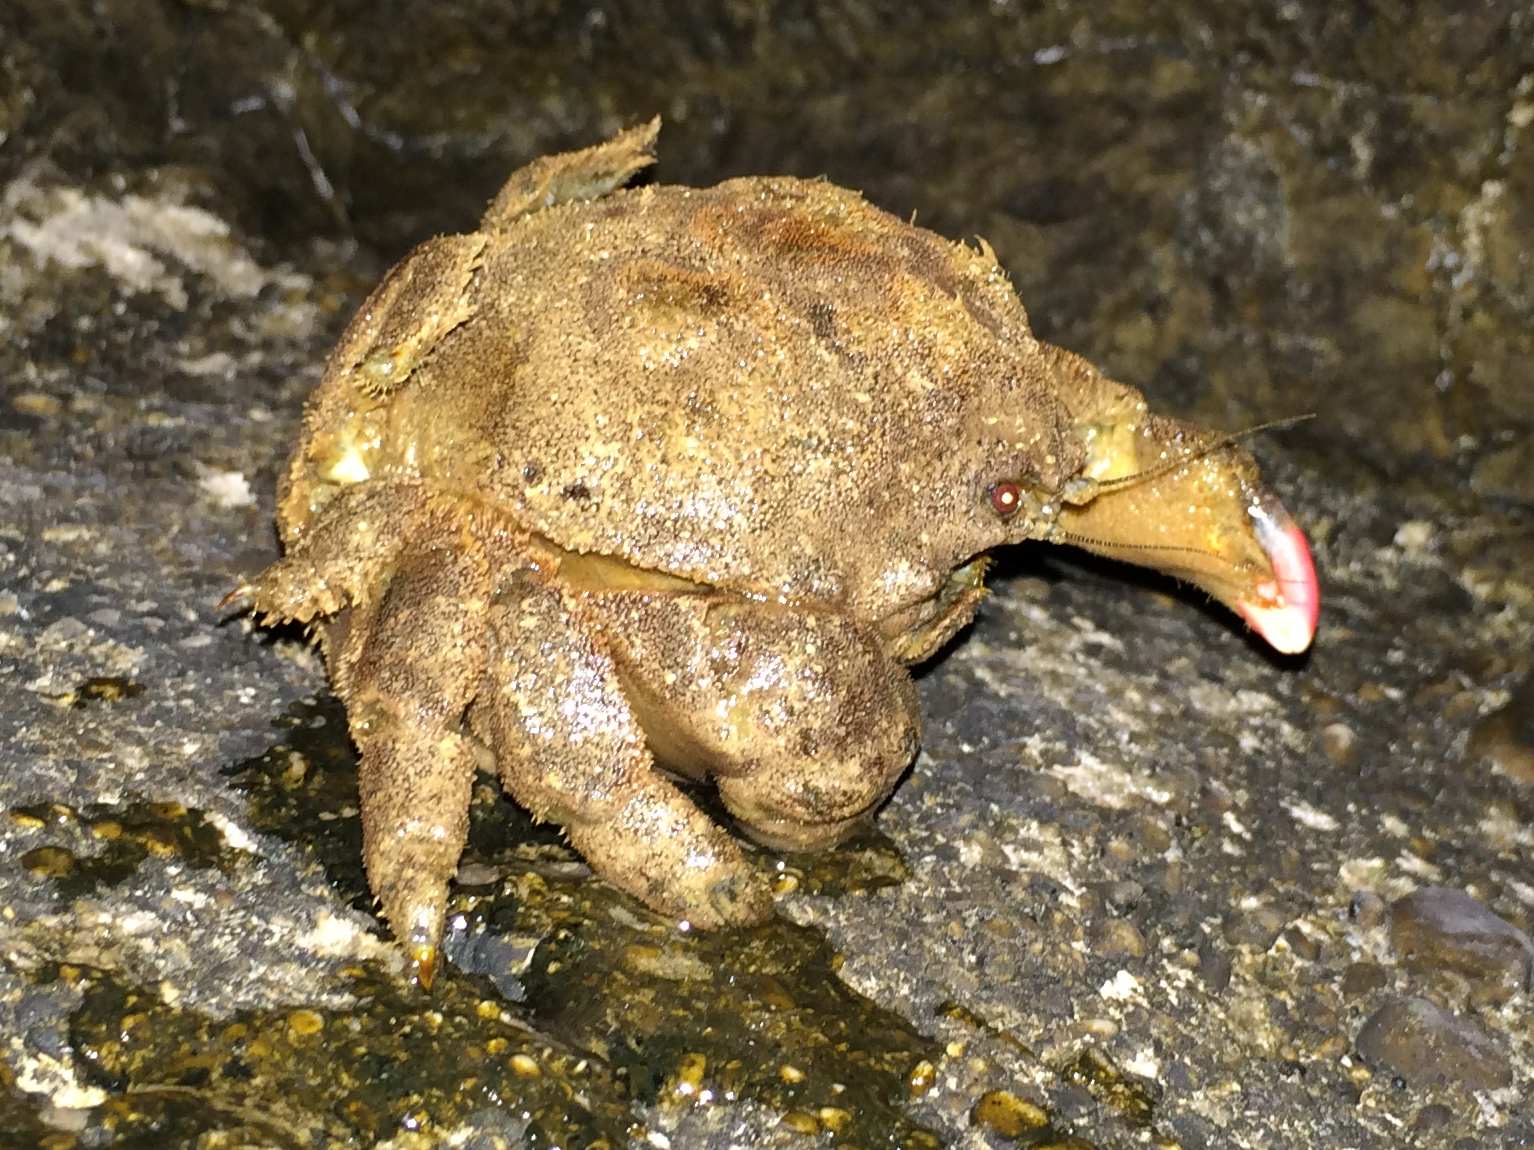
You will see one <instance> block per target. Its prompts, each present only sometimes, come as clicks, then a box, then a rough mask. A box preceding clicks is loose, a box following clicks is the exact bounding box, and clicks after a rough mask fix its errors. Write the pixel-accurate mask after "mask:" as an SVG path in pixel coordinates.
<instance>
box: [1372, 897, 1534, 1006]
mask: <svg viewBox="0 0 1534 1150" xmlns="http://www.w3.org/2000/svg"><path fill="white" fill-rule="evenodd" d="M1390 941H1391V943H1392V944H1393V945H1394V946H1395V949H1396V953H1397V954H1399V955H1400V956H1401V959H1402V961H1403V962H1404V963H1405V964H1406V965H1407V967H1409V968H1411V969H1414V970H1421V971H1428V972H1431V971H1439V970H1451V971H1454V972H1455V973H1457V974H1461V975H1463V976H1464V977H1465V978H1467V979H1469V980H1470V982H1471V983H1472V984H1473V986H1474V987H1475V989H1476V992H1477V996H1478V997H1482V998H1488V999H1491V1000H1501V999H1505V998H1507V997H1509V996H1510V995H1512V994H1515V993H1517V992H1518V991H1520V990H1523V989H1524V988H1526V987H1527V986H1528V984H1529V975H1530V970H1531V968H1534V943H1531V942H1530V941H1529V936H1528V935H1527V934H1525V933H1524V932H1523V931H1521V930H1519V929H1518V928H1517V927H1515V926H1513V925H1512V924H1511V923H1509V922H1507V921H1506V920H1504V919H1502V918H1499V917H1498V916H1497V915H1495V914H1493V913H1492V912H1491V911H1490V910H1488V909H1487V908H1486V907H1485V906H1483V905H1482V904H1481V903H1480V902H1478V901H1477V900H1475V899H1474V898H1471V897H1470V896H1469V895H1468V894H1466V893H1465V892H1464V891H1461V890H1455V889H1453V888H1451V887H1441V886H1425V887H1422V888H1421V889H1420V890H1415V891H1413V892H1412V893H1411V894H1409V895H1406V896H1405V897H1404V898H1400V899H1397V900H1396V901H1395V902H1394V903H1393V904H1392V905H1391V907H1390Z"/></svg>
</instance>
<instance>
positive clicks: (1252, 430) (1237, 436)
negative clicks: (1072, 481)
mask: <svg viewBox="0 0 1534 1150" xmlns="http://www.w3.org/2000/svg"><path fill="white" fill-rule="evenodd" d="M1315 417H1316V413H1315V412H1313V411H1307V412H1306V413H1305V414H1303V415H1291V416H1287V417H1286V418H1284V419H1270V420H1268V421H1267V422H1266V423H1258V424H1254V425H1252V426H1251V427H1247V428H1243V429H1242V430H1241V431H1232V432H1230V433H1229V434H1228V435H1222V436H1220V437H1219V438H1218V439H1215V440H1214V441H1212V442H1210V443H1206V444H1205V445H1204V446H1202V447H1197V448H1194V449H1193V450H1192V451H1190V452H1188V453H1187V454H1186V455H1179V456H1178V457H1177V458H1176V459H1169V460H1167V461H1166V462H1165V463H1158V464H1157V465H1156V466H1155V467H1152V468H1149V469H1147V470H1145V471H1137V472H1135V473H1134V474H1133V475H1120V476H1118V477H1116V478H1114V479H1104V480H1103V481H1102V482H1101V483H1099V484H1098V485H1097V490H1096V492H1095V493H1094V494H1096V495H1101V494H1103V493H1104V492H1107V491H1117V490H1118V489H1119V488H1121V487H1130V486H1133V485H1134V484H1136V483H1144V482H1146V481H1147V480H1150V479H1156V478H1159V477H1160V476H1162V475H1165V474H1167V472H1169V471H1176V470H1177V469H1178V468H1179V467H1184V466H1186V465H1187V464H1189V463H1193V462H1194V461H1196V460H1199V459H1203V458H1205V457H1206V456H1210V455H1213V454H1214V453H1215V452H1216V451H1221V450H1223V449H1224V448H1227V447H1230V446H1232V445H1233V444H1236V443H1239V442H1240V441H1241V440H1243V439H1246V438H1247V437H1248V436H1252V435H1256V434H1258V433H1259V432H1263V431H1278V430H1283V429H1287V428H1290V427H1294V426H1296V425H1298V424H1301V423H1305V422H1306V421H1308V420H1312V419H1314V418H1315Z"/></svg>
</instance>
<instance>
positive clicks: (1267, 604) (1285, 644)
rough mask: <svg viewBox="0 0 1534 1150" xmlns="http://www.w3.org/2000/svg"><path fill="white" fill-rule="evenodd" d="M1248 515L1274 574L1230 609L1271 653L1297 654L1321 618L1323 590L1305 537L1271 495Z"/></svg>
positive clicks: (1249, 511)
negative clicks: (1265, 642) (1264, 643)
mask: <svg viewBox="0 0 1534 1150" xmlns="http://www.w3.org/2000/svg"><path fill="white" fill-rule="evenodd" d="M1247 514H1249V515H1250V516H1251V517H1252V529H1253V532H1254V533H1255V534H1256V536H1257V543H1258V545H1259V546H1261V547H1262V549H1263V551H1265V552H1266V553H1267V556H1268V563H1269V565H1270V566H1271V567H1272V575H1271V576H1269V577H1268V578H1266V579H1262V580H1260V581H1258V583H1257V584H1256V585H1255V586H1254V587H1253V588H1252V589H1251V590H1250V591H1249V592H1248V593H1247V594H1246V595H1243V596H1242V597H1241V598H1240V599H1238V600H1236V602H1235V603H1234V604H1232V605H1233V606H1234V607H1235V609H1236V613H1237V614H1239V615H1240V616H1241V617H1242V618H1243V619H1245V620H1246V623H1247V626H1249V627H1251V629H1252V630H1253V631H1256V632H1257V634H1259V635H1261V636H1262V637H1263V638H1264V639H1265V640H1267V642H1268V644H1269V645H1270V646H1271V647H1272V648H1273V649H1274V650H1275V651H1281V652H1282V653H1284V654H1285V655H1298V654H1299V653H1300V652H1301V651H1303V650H1305V648H1307V647H1309V646H1310V641H1311V639H1312V638H1314V637H1315V633H1316V620H1317V619H1318V618H1319V617H1320V614H1321V589H1320V587H1319V586H1318V585H1317V583H1316V565H1315V563H1314V562H1313V561H1312V560H1311V558H1310V547H1309V546H1308V545H1307V544H1306V542H1305V533H1304V532H1303V531H1301V530H1300V529H1299V527H1298V526H1296V525H1295V522H1294V520H1293V519H1290V518H1289V513H1288V512H1287V511H1285V510H1284V509H1283V507H1282V506H1280V505H1279V503H1278V501H1277V500H1276V499H1274V498H1273V497H1272V496H1267V495H1264V496H1260V497H1258V499H1256V500H1255V501H1254V502H1253V503H1252V505H1251V506H1250V507H1248V508H1247Z"/></svg>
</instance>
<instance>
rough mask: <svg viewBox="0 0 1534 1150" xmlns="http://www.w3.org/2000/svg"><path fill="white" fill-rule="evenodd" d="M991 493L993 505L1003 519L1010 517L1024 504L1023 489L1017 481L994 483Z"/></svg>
mask: <svg viewBox="0 0 1534 1150" xmlns="http://www.w3.org/2000/svg"><path fill="white" fill-rule="evenodd" d="M990 495H991V507H992V508H994V509H995V511H996V514H997V515H1000V516H1001V517H1002V518H1003V519H1010V518H1011V517H1012V516H1013V515H1015V514H1016V513H1017V509H1018V508H1019V507H1021V506H1022V505H1023V489H1022V488H1021V487H1019V486H1018V485H1017V484H1015V483H995V484H992V485H991V491H990Z"/></svg>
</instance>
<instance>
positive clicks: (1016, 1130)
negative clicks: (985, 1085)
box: [969, 1090, 1049, 1138]
mask: <svg viewBox="0 0 1534 1150" xmlns="http://www.w3.org/2000/svg"><path fill="white" fill-rule="evenodd" d="M969 1116H970V1120H971V1121H972V1122H973V1123H974V1124H975V1125H976V1126H980V1127H982V1128H984V1129H986V1130H989V1131H991V1132H992V1133H994V1134H999V1135H1001V1137H1003V1138H1021V1137H1022V1136H1023V1135H1024V1134H1027V1133H1029V1132H1031V1131H1034V1130H1042V1129H1043V1128H1044V1127H1046V1126H1048V1125H1049V1115H1048V1114H1047V1113H1046V1112H1045V1111H1044V1108H1043V1107H1041V1106H1038V1105H1037V1104H1035V1103H1033V1102H1029V1101H1027V1100H1026V1099H1023V1098H1019V1097H1018V1096H1017V1095H1016V1094H1013V1093H1012V1091H1010V1090H989V1091H987V1092H986V1093H984V1094H982V1095H981V1096H980V1100H979V1101H978V1102H976V1103H975V1106H974V1109H973V1110H971V1111H970V1114H969Z"/></svg>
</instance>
